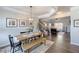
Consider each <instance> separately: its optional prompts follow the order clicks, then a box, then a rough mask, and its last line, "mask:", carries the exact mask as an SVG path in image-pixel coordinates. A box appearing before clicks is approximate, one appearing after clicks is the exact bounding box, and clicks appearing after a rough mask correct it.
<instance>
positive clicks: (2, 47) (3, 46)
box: [0, 45, 10, 49]
mask: <svg viewBox="0 0 79 59" xmlns="http://www.w3.org/2000/svg"><path fill="white" fill-rule="evenodd" d="M8 46H10V45H5V46H2V47H0V49H3V48H5V47H8Z"/></svg>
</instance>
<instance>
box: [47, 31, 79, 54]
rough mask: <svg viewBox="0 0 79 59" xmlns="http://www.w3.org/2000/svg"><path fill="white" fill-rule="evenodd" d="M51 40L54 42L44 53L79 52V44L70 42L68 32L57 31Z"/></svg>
mask: <svg viewBox="0 0 79 59" xmlns="http://www.w3.org/2000/svg"><path fill="white" fill-rule="evenodd" d="M51 40H52V41H54V42H55V43H54V45H52V47H50V48H49V49H48V50H47V51H46V53H79V46H76V45H71V44H70V36H69V34H68V33H63V32H59V33H58V34H57V35H52V39H51Z"/></svg>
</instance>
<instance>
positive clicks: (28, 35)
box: [15, 32, 42, 41]
mask: <svg viewBox="0 0 79 59" xmlns="http://www.w3.org/2000/svg"><path fill="white" fill-rule="evenodd" d="M41 35H42V32H31V33H29V34H27V33H23V34H20V35H17V36H15V37H16V38H17V40H19V41H23V40H27V39H29V38H31V37H36V36H41Z"/></svg>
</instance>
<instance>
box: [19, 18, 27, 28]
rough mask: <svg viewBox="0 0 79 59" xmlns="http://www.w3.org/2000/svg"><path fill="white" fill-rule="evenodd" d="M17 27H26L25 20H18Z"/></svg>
mask: <svg viewBox="0 0 79 59" xmlns="http://www.w3.org/2000/svg"><path fill="white" fill-rule="evenodd" d="M19 26H20V27H26V20H23V19H20V20H19Z"/></svg>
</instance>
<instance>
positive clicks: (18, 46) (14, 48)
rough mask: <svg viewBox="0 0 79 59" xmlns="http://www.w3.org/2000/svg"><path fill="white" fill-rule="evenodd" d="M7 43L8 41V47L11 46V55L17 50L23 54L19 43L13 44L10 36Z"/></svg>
mask: <svg viewBox="0 0 79 59" xmlns="http://www.w3.org/2000/svg"><path fill="white" fill-rule="evenodd" d="M9 41H10V46H11V49H10V52H11V50H12V53H14V52H16V51H18V50H21V51H22V52H23V49H22V47H21V42H20V41H19V42H17V43H15V42H14V40H13V37H12V36H11V35H9ZM16 48H18V49H17V50H16Z"/></svg>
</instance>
